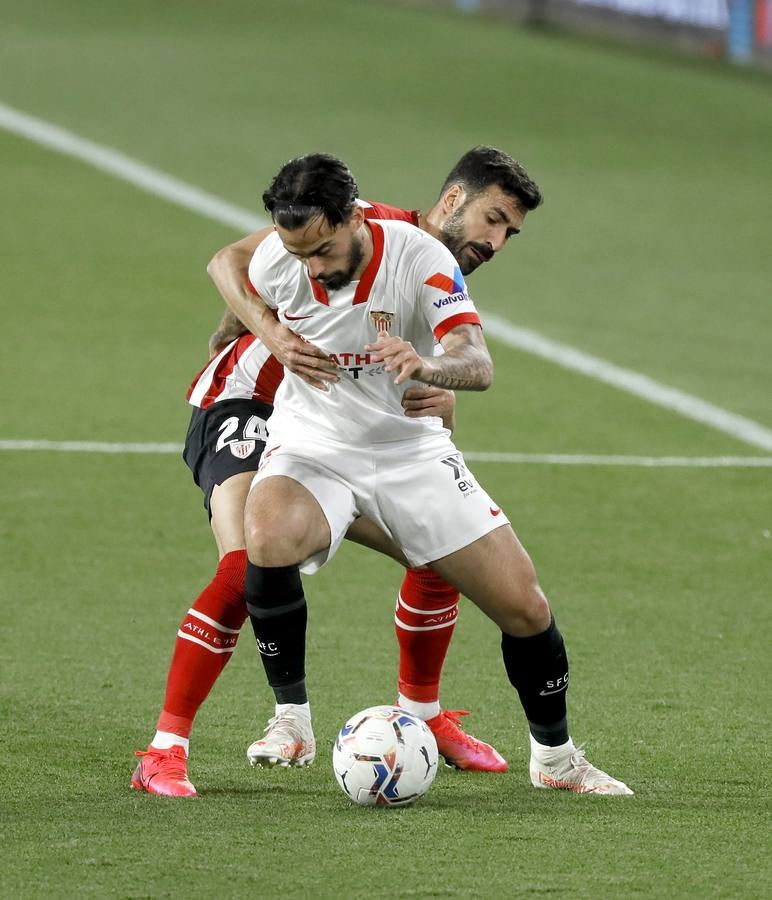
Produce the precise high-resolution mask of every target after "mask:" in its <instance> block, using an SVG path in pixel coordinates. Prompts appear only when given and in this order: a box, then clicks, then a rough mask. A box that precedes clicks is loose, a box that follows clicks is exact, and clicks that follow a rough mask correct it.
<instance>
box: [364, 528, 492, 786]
mask: <svg viewBox="0 0 772 900" xmlns="http://www.w3.org/2000/svg"><path fill="white" fill-rule="evenodd" d="M346 537H347V538H348V539H349V540H352V541H355V542H356V543H358V544H362V545H363V546H365V547H370V548H371V549H373V550H378V551H379V552H380V553H385V554H386V555H388V556H392V557H393V558H394V559H397V560H398V561H400V562H402V563H403V565H405V566H406V567H407V570H406V572H405V577H404V580H403V582H402V587H401V588H400V591H399V593H398V594H397V605H396V611H395V615H394V623H395V624H394V630H395V633H396V636H397V642H398V645H399V676H398V682H397V704H398V705H399V706H401V707H402V708H403V709H407V710H408V712H411V713H413V714H414V715H417V716H419V717H420V718H422V719H424V721H425V722H426V723H427V725H428V726H429V728H430V729H431V731H432V733H433V734H434V737H435V739H436V741H437V747H438V749H439V751H440V753H441V754H442V756H443V757H444V758H445V761H446V763H447V764H448V765H450V766H455V767H456V768H459V769H465V770H467V771H476V772H506V770H507V762H506V760H505V759H504V757H503V756H502V755H501V754H500V753H499V752H498V751H497V750H496V749H495V748H494V747H492V746H491V745H490V744H486V743H485V742H484V741H481V740H479V739H478V738H476V737H474V736H473V735H471V734H468V733H467V732H466V731H465V730H464V729H463V728H462V727H461V722H460V717H461V716H462V715H468V711H467V710H443V709H441V707H440V678H441V675H442V667H443V664H444V662H445V657H446V655H447V652H448V647H449V646H450V641H451V638H452V637H453V631H454V629H455V625H456V619H457V617H458V603H459V599H460V595H459V593H458V591H457V590H456V588H455V587H453V586H452V585H451V584H448V582H447V581H445V579H444V578H442V577H441V576H440V575H438V574H437V573H436V572H434V571H433V570H432V569H430V568H426V567H423V568H418V569H411V568H409V566H408V564H407V561H406V560H405V559H404V556H403V554H402V552H401V551H400V550H399V548H398V547H397V546H396V544H394V542H393V541H392V540H391V538H388V537H387V536H386V534H385V533H384V532H383V531H382V530H381V529H380V528H379V527H378V526H377V525H376V524H375V523H374V522H371V521H370V520H369V519H367V518H365V517H360V518H358V519H357V520H356V521H355V522H353V523H352V525H351V527H350V528H349V530H348V533H347V534H346Z"/></svg>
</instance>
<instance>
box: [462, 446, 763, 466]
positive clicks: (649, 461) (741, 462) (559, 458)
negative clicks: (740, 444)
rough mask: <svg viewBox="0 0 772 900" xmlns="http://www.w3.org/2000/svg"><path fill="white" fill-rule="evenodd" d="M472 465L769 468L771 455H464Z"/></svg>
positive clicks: (471, 453)
mask: <svg viewBox="0 0 772 900" xmlns="http://www.w3.org/2000/svg"><path fill="white" fill-rule="evenodd" d="M464 459H467V460H470V461H471V462H490V463H514V464H527V463H538V464H540V465H555V466H642V467H644V468H694V469H756V468H759V469H769V468H772V456H615V455H603V454H600V455H595V454H576V453H486V452H484V451H482V452H476V451H474V450H472V451H469V452H464Z"/></svg>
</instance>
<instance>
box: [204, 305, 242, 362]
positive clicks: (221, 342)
mask: <svg viewBox="0 0 772 900" xmlns="http://www.w3.org/2000/svg"><path fill="white" fill-rule="evenodd" d="M248 330H249V329H247V328H246V327H245V326H244V324H243V323H242V321H241V319H239V318H238V317H237V316H236V315H235V314H234V313H233V312H231V310H230V309H228V307H226V308H225V312H224V313H223V314H222V319H220V324H219V325H218V326H217V330H216V331H215V333H214V334H213V335H212V336H211V337H210V338H209V356H210V357H213V356H217V354H218V353H219V352H220V351H221V350H224V349H225V347H227V346H228V344H230V342H231V341H234V340H235V339H236V338H237V337H241V335H242V334H246V333H247V331H248Z"/></svg>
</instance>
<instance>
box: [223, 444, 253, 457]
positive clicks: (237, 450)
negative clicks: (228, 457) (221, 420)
mask: <svg viewBox="0 0 772 900" xmlns="http://www.w3.org/2000/svg"><path fill="white" fill-rule="evenodd" d="M228 446H229V447H230V449H231V453H232V454H233V455H234V456H235V457H236V459H246V458H247V457H248V456H251V455H252V454H253V453H254V452H255V441H231V442H230V443H229V444H228Z"/></svg>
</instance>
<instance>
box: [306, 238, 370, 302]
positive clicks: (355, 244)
mask: <svg viewBox="0 0 772 900" xmlns="http://www.w3.org/2000/svg"><path fill="white" fill-rule="evenodd" d="M364 255H365V251H364V242H363V241H361V240H360V239H359V238H358V237H352V238H351V250H350V252H349V255H348V260H347V262H346V268H345V269H338V271H337V272H330V273H329V274H328V275H321V276H319V278H317V279H316V280H317V281H318V282H319V284H323V285H324V286H325V287H326V288H327V290H328V291H339V290H340V289H341V288H344V287H346V285H349V284H351V282H352V281H353V280H354V273H355V272H356V270H357V269H358V268H359V266H360V265H361V263H362V260H363V258H364Z"/></svg>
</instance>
